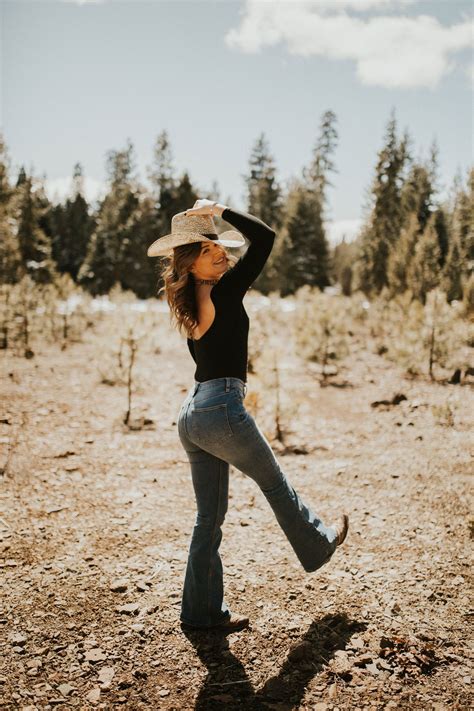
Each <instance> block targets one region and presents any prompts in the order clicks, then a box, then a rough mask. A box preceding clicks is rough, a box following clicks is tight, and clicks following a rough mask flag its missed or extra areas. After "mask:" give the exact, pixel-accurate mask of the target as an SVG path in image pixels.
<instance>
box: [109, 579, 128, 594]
mask: <svg viewBox="0 0 474 711" xmlns="http://www.w3.org/2000/svg"><path fill="white" fill-rule="evenodd" d="M127 588H128V581H127V580H125V579H123V578H121V579H120V580H114V582H113V583H112V584H111V586H110V590H111V591H112V592H119V593H121V592H126V590H127Z"/></svg>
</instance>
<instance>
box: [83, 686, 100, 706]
mask: <svg viewBox="0 0 474 711" xmlns="http://www.w3.org/2000/svg"><path fill="white" fill-rule="evenodd" d="M86 699H87V700H88V701H90V702H91V704H96V703H97V702H98V701H99V699H100V689H99V687H98V686H95V687H94V688H93V689H91V690H90V691H89V693H88V694H86Z"/></svg>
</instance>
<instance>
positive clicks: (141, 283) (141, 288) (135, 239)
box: [119, 191, 157, 299]
mask: <svg viewBox="0 0 474 711" xmlns="http://www.w3.org/2000/svg"><path fill="white" fill-rule="evenodd" d="M156 224H157V222H156V210H155V205H154V200H153V199H152V198H151V197H149V196H147V195H146V194H145V193H144V191H142V192H141V194H140V196H139V204H138V205H137V209H136V210H135V211H134V212H133V214H132V216H131V219H130V220H129V222H128V224H127V226H126V233H125V232H124V233H122V253H121V258H120V270H119V278H120V284H121V286H122V288H123V289H130V290H131V291H133V292H134V293H135V294H136V295H137V296H138V297H139V298H140V299H147V298H149V297H151V296H154V295H155V293H156V273H155V268H156V263H155V261H154V260H152V259H150V257H148V256H147V253H146V252H147V248H148V247H149V245H150V244H151V243H152V242H153V241H154V240H155V239H156V234H157V233H156Z"/></svg>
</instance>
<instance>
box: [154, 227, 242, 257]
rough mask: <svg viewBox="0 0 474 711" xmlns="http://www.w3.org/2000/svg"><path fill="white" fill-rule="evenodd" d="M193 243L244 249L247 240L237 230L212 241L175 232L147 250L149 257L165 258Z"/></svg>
mask: <svg viewBox="0 0 474 711" xmlns="http://www.w3.org/2000/svg"><path fill="white" fill-rule="evenodd" d="M192 242H213V243H214V244H221V245H222V246H223V247H234V248H237V247H243V246H244V244H245V239H244V238H243V236H242V235H241V234H240V232H237V231H236V230H226V231H225V232H222V233H221V234H220V235H219V237H218V238H217V239H210V238H209V237H204V235H202V234H199V232H194V233H192V232H191V233H190V232H175V233H174V234H169V235H165V236H164V237H160V238H159V239H157V240H155V241H154V242H153V243H152V244H151V245H150V246H149V247H148V249H147V256H148V257H164V256H165V255H169V254H170V253H171V252H172V251H173V249H174V248H175V247H180V246H182V245H183V244H190V243H192Z"/></svg>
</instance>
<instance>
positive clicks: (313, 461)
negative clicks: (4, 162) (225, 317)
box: [0, 329, 474, 711]
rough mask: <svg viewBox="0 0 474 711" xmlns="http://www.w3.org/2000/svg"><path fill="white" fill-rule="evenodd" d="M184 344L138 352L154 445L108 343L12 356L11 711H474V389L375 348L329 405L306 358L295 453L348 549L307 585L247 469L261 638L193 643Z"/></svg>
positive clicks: (8, 521) (229, 578)
mask: <svg viewBox="0 0 474 711" xmlns="http://www.w3.org/2000/svg"><path fill="white" fill-rule="evenodd" d="M167 334H168V338H167V340H166V341H165V340H164V339H163V341H162V342H161V343H160V347H159V349H158V352H156V350H157V349H155V350H154V351H153V350H150V351H148V352H142V353H139V357H138V362H137V383H138V390H137V393H136V396H135V411H138V410H140V408H141V409H142V410H143V411H145V412H146V414H147V416H148V417H149V418H150V419H152V420H153V421H154V424H153V425H150V426H149V427H148V428H147V427H145V428H143V429H139V430H135V431H127V430H125V429H124V427H123V425H122V423H121V418H122V416H123V414H124V412H125V409H126V388H125V387H124V386H123V385H115V386H113V385H108V384H105V383H103V382H101V377H100V374H99V369H100V366H101V362H102V360H103V354H104V352H105V351H106V350H107V348H108V344H107V342H105V340H104V339H105V336H104V335H103V334H101V331H100V329H96V330H95V331H94V330H92V331H87V332H86V335H85V337H84V340H83V342H81V343H76V344H72V345H70V346H69V347H68V348H67V349H66V350H65V351H61V350H60V349H59V348H58V346H56V345H47V344H41V343H40V344H37V345H36V346H35V349H34V350H35V353H36V355H35V357H34V358H32V359H29V360H27V359H24V358H21V357H18V356H14V355H12V354H11V353H10V352H3V353H2V354H1V390H2V394H3V395H2V400H3V408H2V414H1V417H0V442H1V445H2V458H1V460H0V464H1V466H2V471H3V476H2V494H1V501H2V513H1V519H0V532H1V539H2V563H1V572H2V576H1V578H2V602H3V604H2V612H1V623H2V630H3V635H2V637H3V641H2V668H1V670H0V677H1V678H0V681H1V685H0V696H1V703H2V704H3V705H2V708H5V709H16V708H19V709H23V710H24V711H27V710H28V711H32V710H33V709H53V708H55V709H69V708H75V709H95V708H102V709H113V708H116V707H122V708H125V709H179V710H181V709H206V710H207V709H210V710H211V709H281V710H284V709H314V710H315V711H326V710H327V711H329V710H332V711H337V709H339V710H342V709H353V710H356V709H396V708H402V709H436V710H437V711H441V710H442V709H469V708H474V704H473V699H472V695H471V689H472V666H471V664H472V662H471V661H470V660H472V656H473V655H472V647H470V646H469V629H470V627H471V628H472V619H473V614H474V609H473V605H472V599H471V598H470V596H469V589H470V565H471V557H470V556H471V551H472V547H471V537H472V529H473V521H472V518H471V519H470V514H469V484H470V481H471V480H470V478H469V474H470V472H471V473H472V468H473V467H472V455H473V451H474V449H473V444H474V442H473V437H472V424H473V418H472V413H473V412H474V397H473V390H472V386H469V385H466V386H462V387H461V386H459V385H446V384H433V383H430V382H428V381H423V380H409V379H407V378H405V377H404V376H403V374H402V373H401V371H400V370H399V369H397V367H395V366H394V365H392V364H390V363H388V362H387V361H385V360H384V359H383V358H381V357H379V356H376V355H374V352H373V349H372V348H371V346H370V344H368V345H367V348H366V349H363V348H361V349H360V350H359V352H358V354H357V355H356V356H353V358H352V359H351V364H350V368H349V369H348V370H346V371H345V373H344V382H342V381H340V382H337V381H336V382H335V383H334V384H332V385H329V386H327V387H324V388H322V387H320V385H319V382H318V379H317V378H316V377H315V373H314V368H313V369H312V368H311V367H308V365H307V364H304V363H303V362H302V361H300V360H299V359H298V358H297V357H296V356H295V355H294V356H293V357H289V356H288V357H286V358H285V359H284V360H283V361H282V363H281V371H280V377H281V387H282V424H283V427H284V430H285V437H286V444H287V445H289V446H288V447H287V448H283V447H282V446H281V444H280V443H279V442H277V441H272V445H273V446H274V451H275V453H276V454H277V457H278V458H279V461H280V463H281V465H282V468H283V470H284V471H285V473H286V475H287V476H288V478H289V479H290V481H291V483H292V484H293V486H294V487H295V488H296V489H297V491H298V492H299V493H300V494H301V495H302V497H303V499H304V500H305V501H306V502H307V503H308V504H309V505H310V506H311V507H312V508H313V510H314V511H315V512H317V513H318V514H319V515H320V516H321V517H322V519H323V520H324V521H325V522H327V523H329V522H330V521H331V520H333V519H334V518H335V517H336V516H337V514H338V513H339V511H340V509H341V507H343V508H344V509H345V510H347V511H348V512H349V515H350V529H349V534H348V538H347V540H346V542H345V543H344V545H343V546H342V547H341V548H339V549H338V550H337V551H336V553H335V554H334V556H333V558H332V560H331V561H330V562H329V563H328V564H327V565H326V566H324V567H323V568H321V569H320V570H319V571H317V572H316V573H311V574H308V573H305V572H304V570H303V569H302V567H301V565H300V564H299V562H298V560H297V558H296V556H295V555H294V553H293V551H292V549H291V547H290V545H289V543H288V542H287V540H286V538H285V537H284V534H283V532H282V531H281V529H280V528H279V527H278V524H277V523H276V520H275V519H274V518H273V515H272V513H271V510H270V509H269V507H268V504H267V502H266V500H265V498H264V496H263V494H262V493H261V492H260V490H259V489H258V487H256V485H255V483H254V482H253V481H252V480H250V479H248V478H246V477H245V476H244V475H243V474H242V473H241V472H239V471H238V470H236V469H234V468H231V482H230V497H231V498H230V501H229V511H228V514H227V518H226V521H225V523H224V528H223V532H224V535H223V541H222V544H221V554H222V560H223V565H224V576H225V577H224V581H225V599H226V601H227V603H228V605H229V607H230V609H231V610H235V611H238V612H240V613H245V614H247V615H248V616H249V617H250V620H251V626H250V628H248V629H246V630H243V631H241V632H238V633H233V634H231V635H228V636H220V635H218V634H216V633H213V634H210V633H189V632H186V633H185V632H183V631H182V630H181V627H180V625H179V621H178V618H179V606H180V596H181V589H182V582H183V578H184V570H185V564H186V558H187V549H188V544H189V539H190V535H191V530H192V527H193V524H194V517H195V504H194V496H193V491H192V485H191V480H190V472H189V464H188V461H187V459H186V456H185V453H184V451H183V450H182V449H181V445H180V442H179V438H178V432H177V426H176V419H177V415H178V412H179V408H180V405H181V402H182V401H183V399H184V397H185V395H186V392H187V390H188V389H189V387H190V385H191V384H192V382H193V373H194V367H193V363H192V361H191V358H190V355H189V352H188V351H187V348H186V345H185V343H184V345H183V341H182V340H180V339H179V337H178V336H177V335H173V334H172V333H171V335H170V332H169V331H167ZM257 390H259V392H260V407H259V410H258V412H253V413H252V414H254V416H255V417H256V419H257V421H258V422H259V424H260V426H261V428H262V429H263V431H264V432H265V434H266V435H267V436H268V437H269V438H270V439H271V438H272V437H273V435H274V422H273V412H274V392H273V391H272V390H271V389H268V388H267V390H263V391H262V389H261V384H260V383H259V380H258V378H257V375H254V374H249V380H248V393H247V398H246V403H247V402H248V403H252V402H253V398H252V394H253V393H255V392H256V391H257ZM397 393H402V394H403V395H405V396H406V399H405V400H402V401H401V402H399V404H396V405H390V404H389V405H380V406H376V407H375V406H371V403H373V402H375V401H380V400H391V399H392V398H393V396H394V395H395V394H397ZM285 403H286V404H289V403H291V405H292V407H293V408H294V407H295V405H296V406H297V416H294V415H292V417H291V418H290V417H288V418H287V420H285ZM249 409H250V407H249ZM298 451H299V452H301V453H297V452H298ZM471 589H472V588H471Z"/></svg>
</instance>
